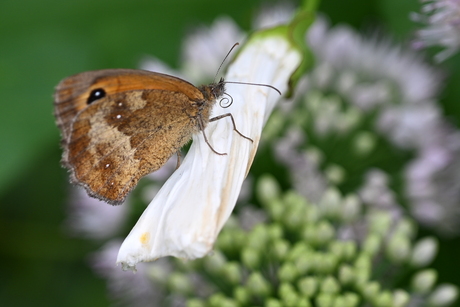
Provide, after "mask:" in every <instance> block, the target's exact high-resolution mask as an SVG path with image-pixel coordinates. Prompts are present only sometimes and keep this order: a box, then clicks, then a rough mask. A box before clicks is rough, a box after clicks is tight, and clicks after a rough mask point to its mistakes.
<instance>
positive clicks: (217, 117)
mask: <svg viewBox="0 0 460 307" xmlns="http://www.w3.org/2000/svg"><path fill="white" fill-rule="evenodd" d="M228 116H229V117H230V119H231V120H232V123H233V130H235V131H236V133H238V134H239V135H240V136H242V137H243V138H245V139H246V140H249V141H251V142H254V141H253V140H252V139H251V138H249V137H247V136H245V135H244V134H242V133H241V132H239V131H238V129H236V124H235V119H234V118H233V115H232V113H226V114H222V115H219V116H216V117H213V118H211V119H209V121H210V122H213V121H216V120H219V119H222V118H224V117H228Z"/></svg>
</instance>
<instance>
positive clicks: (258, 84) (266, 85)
mask: <svg viewBox="0 0 460 307" xmlns="http://www.w3.org/2000/svg"><path fill="white" fill-rule="evenodd" d="M225 83H233V84H246V85H255V86H265V87H269V88H271V89H274V90H275V91H277V92H278V94H280V95H282V94H281V92H280V90H279V89H277V88H276V87H274V86H271V85H269V84H262V83H249V82H236V81H225Z"/></svg>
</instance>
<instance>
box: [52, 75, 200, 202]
mask: <svg viewBox="0 0 460 307" xmlns="http://www.w3.org/2000/svg"><path fill="white" fill-rule="evenodd" d="M102 72H104V73H101V71H97V72H92V73H101V76H94V75H93V76H92V77H93V80H92V81H89V82H87V81H82V80H87V79H88V78H82V76H81V75H82V74H80V75H76V76H74V77H70V78H68V79H69V80H68V79H65V80H64V81H62V82H61V84H60V85H59V86H58V89H57V93H56V100H55V112H56V117H57V122H58V125H59V127H60V128H61V131H62V137H63V139H62V143H63V147H64V154H63V164H64V165H65V166H66V167H68V168H69V169H70V171H71V173H72V181H73V182H75V183H77V184H80V185H82V186H84V187H85V188H86V190H87V191H88V194H90V195H91V196H93V197H96V198H99V199H102V200H104V201H106V202H109V203H111V204H119V203H121V202H123V200H124V199H125V198H126V195H127V194H128V193H129V192H130V191H131V190H132V189H133V188H134V186H135V185H136V184H137V182H138V181H139V179H140V178H142V177H143V176H145V175H146V174H148V173H150V172H152V171H155V170H157V169H158V168H160V167H161V166H162V165H163V164H164V163H165V162H166V161H167V160H168V159H169V157H171V155H172V154H174V153H175V152H177V151H178V150H179V149H180V147H182V146H183V145H184V144H185V143H186V142H187V141H188V140H189V139H190V138H191V134H192V133H193V132H195V131H196V130H197V128H196V121H195V118H196V116H197V112H198V110H197V109H196V106H195V104H194V101H196V100H200V99H203V97H202V94H201V92H200V91H199V90H198V89H197V88H195V87H194V86H193V85H191V84H190V83H188V82H186V81H183V80H181V79H178V78H174V77H171V76H167V75H161V74H156V73H150V72H146V74H145V75H144V74H139V73H138V72H139V71H131V70H123V71H122V72H127V73H126V74H125V75H123V74H120V70H109V71H102ZM112 72H113V73H114V75H115V76H110V74H108V73H112ZM141 72H143V71H141ZM90 73H91V72H90ZM143 73H144V72H143ZM86 74H87V73H86ZM107 75H109V76H108V77H107ZM86 77H87V76H86ZM80 79H81V80H80ZM184 86H185V87H184ZM190 86H191V87H193V88H191V87H190ZM184 88H185V92H184ZM95 89H103V90H104V91H105V96H104V97H103V98H101V99H97V100H96V101H94V102H92V103H90V104H89V105H88V103H87V102H88V101H90V100H88V97H89V95H91V92H92V91H94V90H95ZM200 95H201V97H200Z"/></svg>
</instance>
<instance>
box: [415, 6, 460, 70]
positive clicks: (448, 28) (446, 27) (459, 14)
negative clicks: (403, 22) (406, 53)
mask: <svg viewBox="0 0 460 307" xmlns="http://www.w3.org/2000/svg"><path fill="white" fill-rule="evenodd" d="M422 2H424V3H425V4H424V5H423V6H422V12H421V13H412V14H411V19H412V20H413V21H416V22H419V23H423V24H425V25H426V28H424V29H421V30H418V31H417V32H416V35H417V37H416V39H415V40H414V42H413V47H414V48H415V49H421V48H426V47H430V46H440V47H443V48H445V50H443V51H442V52H440V53H438V54H437V55H436V56H435V60H436V61H437V62H442V61H444V60H446V59H447V58H449V57H450V56H452V55H453V54H455V53H456V52H458V50H459V49H460V1H458V0H422Z"/></svg>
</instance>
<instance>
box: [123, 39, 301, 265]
mask: <svg viewBox="0 0 460 307" xmlns="http://www.w3.org/2000/svg"><path fill="white" fill-rule="evenodd" d="M300 59H301V56H300V54H299V53H298V52H297V51H296V50H295V49H293V48H291V47H290V45H289V44H288V42H287V41H286V40H285V39H283V38H282V37H278V36H272V37H266V38H264V39H257V40H254V41H251V42H250V43H249V44H248V45H246V46H244V49H243V50H242V52H241V53H240V54H239V56H238V58H237V59H236V61H235V62H234V63H233V64H232V65H231V67H230V68H229V72H228V73H227V76H226V78H227V80H228V81H240V82H257V83H265V84H270V85H273V86H275V87H277V88H278V89H279V90H280V91H281V92H286V90H287V84H288V80H289V78H290V76H291V74H292V73H293V71H294V70H295V69H296V67H297V66H298V65H299V63H300ZM227 88H228V93H230V94H231V95H232V97H233V99H234V102H233V104H232V105H231V106H230V107H229V108H226V109H222V108H221V107H220V106H219V104H218V103H217V104H216V106H215V107H214V109H213V116H218V115H221V114H225V113H231V114H232V115H233V117H234V119H235V122H236V126H237V129H238V130H239V131H240V132H241V133H243V134H244V135H246V136H248V137H250V138H251V139H252V140H254V142H253V143H252V142H250V141H249V140H247V139H245V138H243V137H241V136H240V135H238V134H237V133H236V132H235V131H234V130H233V125H232V122H231V120H230V119H229V118H225V119H222V120H219V121H217V122H213V123H210V124H209V125H208V127H207V128H206V129H205V133H206V135H207V137H208V139H209V142H210V144H211V145H212V146H213V148H214V149H215V150H216V151H219V152H223V153H227V155H225V156H221V155H217V154H215V153H214V152H212V150H211V149H210V148H209V146H208V144H206V143H205V141H204V139H203V136H202V134H197V135H194V136H193V144H192V146H191V148H190V150H189V153H188V154H187V156H186V157H185V159H184V161H183V163H182V165H181V166H180V168H179V169H178V170H177V171H176V172H175V173H174V174H173V175H172V176H171V177H170V178H169V180H168V181H167V182H166V183H165V185H164V186H163V188H162V189H161V190H160V191H159V192H158V194H157V196H156V198H155V199H154V200H153V201H152V202H151V203H150V205H149V206H148V208H147V209H146V210H145V212H144V213H143V215H142V216H141V218H140V219H139V221H138V222H137V224H136V226H135V227H134V228H133V230H132V231H131V233H130V234H129V235H128V237H127V238H126V239H125V241H124V242H123V244H122V247H121V248H120V252H119V254H118V259H117V262H118V263H122V265H123V266H124V267H125V268H126V267H129V268H131V267H134V266H135V265H136V263H138V262H140V261H150V260H154V259H157V258H159V257H162V256H168V255H172V256H176V257H184V258H189V259H193V258H198V257H203V256H205V255H206V254H208V253H209V252H210V251H211V250H212V247H213V244H214V241H215V240H216V238H217V235H218V233H219V231H220V230H221V228H222V227H223V225H224V223H225V222H226V220H227V219H228V217H229V216H230V214H231V212H232V210H233V208H234V206H235V203H236V200H237V198H238V194H239V192H240V189H241V185H242V183H243V180H244V178H245V177H246V175H247V173H248V171H249V168H250V166H251V164H252V161H253V158H254V155H255V153H256V150H257V145H258V143H259V140H260V135H261V132H262V128H263V125H264V124H265V122H266V121H267V119H268V116H269V115H270V113H271V111H272V109H273V108H274V106H275V105H276V102H277V101H278V100H279V98H280V96H279V95H278V93H277V92H276V91H274V90H272V89H269V88H266V87H260V86H250V85H235V84H228V87H227Z"/></svg>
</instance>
